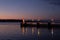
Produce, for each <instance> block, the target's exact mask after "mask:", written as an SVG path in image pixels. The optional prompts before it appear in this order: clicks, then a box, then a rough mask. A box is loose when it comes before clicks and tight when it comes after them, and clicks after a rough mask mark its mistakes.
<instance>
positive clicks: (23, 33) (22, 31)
mask: <svg viewBox="0 0 60 40" xmlns="http://www.w3.org/2000/svg"><path fill="white" fill-rule="evenodd" d="M22 33H23V35H24V27H22Z"/></svg>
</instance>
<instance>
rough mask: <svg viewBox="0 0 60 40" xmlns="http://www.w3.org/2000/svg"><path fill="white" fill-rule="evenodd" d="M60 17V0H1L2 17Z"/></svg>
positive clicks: (0, 15)
mask: <svg viewBox="0 0 60 40" xmlns="http://www.w3.org/2000/svg"><path fill="white" fill-rule="evenodd" d="M22 16H23V17H24V18H25V19H28V18H35V19H37V18H40V19H49V18H56V19H60V0H0V19H21V18H22Z"/></svg>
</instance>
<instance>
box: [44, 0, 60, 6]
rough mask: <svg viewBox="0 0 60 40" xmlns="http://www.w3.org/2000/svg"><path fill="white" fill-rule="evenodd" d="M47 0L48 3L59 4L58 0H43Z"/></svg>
mask: <svg viewBox="0 0 60 40" xmlns="http://www.w3.org/2000/svg"><path fill="white" fill-rule="evenodd" d="M44 1H47V2H48V3H49V4H50V5H56V6H60V0H44Z"/></svg>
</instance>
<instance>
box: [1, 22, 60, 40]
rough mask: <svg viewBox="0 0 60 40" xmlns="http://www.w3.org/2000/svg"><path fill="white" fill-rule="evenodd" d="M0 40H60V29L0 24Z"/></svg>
mask: <svg viewBox="0 0 60 40" xmlns="http://www.w3.org/2000/svg"><path fill="white" fill-rule="evenodd" d="M0 40H60V28H52V29H48V28H36V27H21V26H20V23H17V22H15V23H11V22H10V23H8V22H5V23H4V22H0Z"/></svg>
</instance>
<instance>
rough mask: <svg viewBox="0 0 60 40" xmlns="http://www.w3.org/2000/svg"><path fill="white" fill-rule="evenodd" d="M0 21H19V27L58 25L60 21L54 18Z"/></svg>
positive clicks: (3, 20)
mask: <svg viewBox="0 0 60 40" xmlns="http://www.w3.org/2000/svg"><path fill="white" fill-rule="evenodd" d="M0 22H19V23H20V25H21V27H22V26H25V27H27V26H30V27H33V26H34V27H49V28H51V27H60V22H59V21H58V22H56V21H54V20H28V19H27V20H25V19H0Z"/></svg>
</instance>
